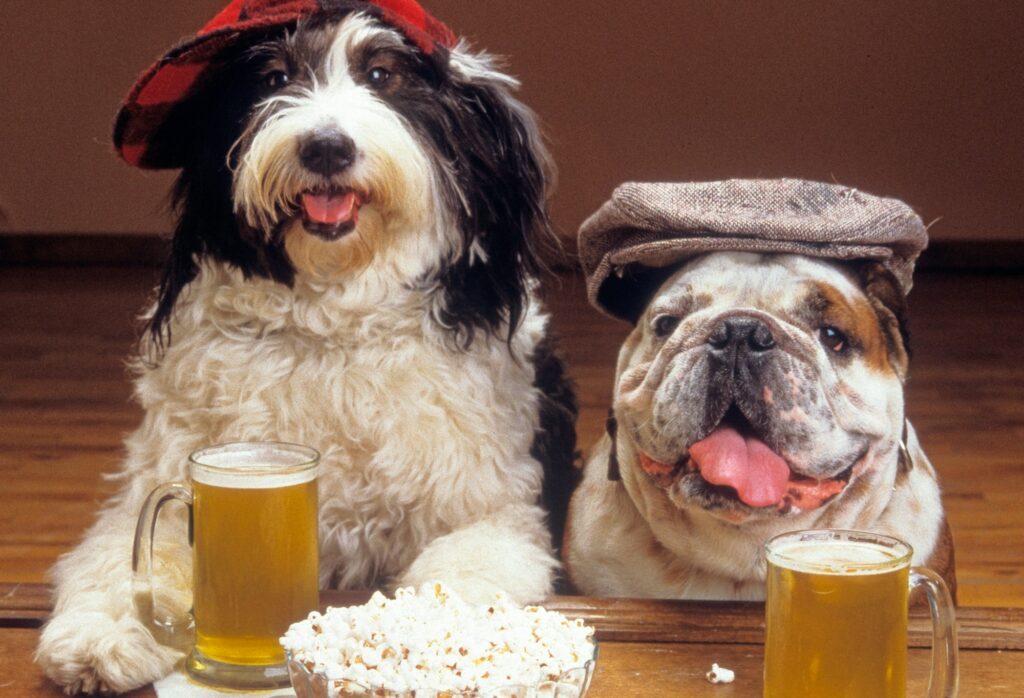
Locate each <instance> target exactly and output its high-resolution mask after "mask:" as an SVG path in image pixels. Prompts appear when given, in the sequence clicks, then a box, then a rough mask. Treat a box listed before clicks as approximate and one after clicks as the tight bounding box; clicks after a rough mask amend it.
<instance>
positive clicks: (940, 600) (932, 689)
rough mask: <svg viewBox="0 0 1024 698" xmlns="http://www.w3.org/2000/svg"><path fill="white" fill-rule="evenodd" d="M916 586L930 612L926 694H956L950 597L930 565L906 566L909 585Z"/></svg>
mask: <svg viewBox="0 0 1024 698" xmlns="http://www.w3.org/2000/svg"><path fill="white" fill-rule="evenodd" d="M917 587H921V588H923V589H924V591H925V594H926V595H927V597H928V609H929V610H930V611H931V615H932V673H931V677H930V678H929V679H928V698H956V695H957V694H958V693H959V691H960V669H959V661H958V657H957V654H958V650H957V642H956V618H955V617H954V614H953V599H952V598H951V597H950V595H949V590H948V589H947V588H946V584H945V582H943V581H942V577H940V576H939V575H937V574H935V573H934V572H932V571H931V570H930V569H927V568H924V567H912V568H911V569H910V589H911V591H913V590H914V589H915V588H917Z"/></svg>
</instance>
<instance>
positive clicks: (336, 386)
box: [36, 14, 575, 693]
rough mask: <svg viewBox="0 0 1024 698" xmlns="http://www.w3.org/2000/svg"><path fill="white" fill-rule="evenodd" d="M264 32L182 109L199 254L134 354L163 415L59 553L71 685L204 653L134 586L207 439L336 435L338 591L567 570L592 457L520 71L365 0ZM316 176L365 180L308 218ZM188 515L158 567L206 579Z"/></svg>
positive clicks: (521, 587)
mask: <svg viewBox="0 0 1024 698" xmlns="http://www.w3.org/2000/svg"><path fill="white" fill-rule="evenodd" d="M265 39H266V40H265V41H264V42H263V43H261V44H260V45H259V46H256V47H252V46H248V47H243V48H241V49H240V50H239V52H238V54H237V55H234V56H231V57H229V58H227V59H225V61H224V65H223V66H222V77H221V78H220V79H219V80H218V79H216V78H215V80H214V82H213V83H211V84H210V85H208V86H207V87H206V89H205V90H201V91H200V92H198V93H197V94H196V95H195V96H194V98H193V99H192V100H191V101H190V102H189V103H188V104H187V105H185V106H183V107H182V108H183V109H184V110H186V111H188V112H189V113H190V115H191V116H192V117H194V118H192V119H191V120H189V121H188V123H189V124H190V125H189V129H190V130H191V131H194V132H189V133H182V134H181V138H182V146H181V147H182V148H183V149H185V150H186V159H187V161H188V162H187V164H186V166H185V167H184V169H183V172H182V175H181V178H180V179H179V183H178V188H177V192H176V200H177V209H178V227H177V230H176V234H175V240H174V251H173V255H172V258H171V262H170V264H169V266H168V268H167V271H166V273H165V277H164V281H163V283H162V285H161V288H160V290H159V293H158V299H157V301H156V303H155V304H154V305H153V307H152V308H151V309H150V311H149V314H148V320H149V323H150V330H151V332H150V333H149V334H147V336H146V337H144V338H143V342H142V351H141V353H140V358H139V359H138V360H137V361H136V362H135V369H136V372H137V378H136V382H135V396H136V398H137V400H138V401H139V403H140V404H141V405H142V407H143V408H144V409H145V417H144V419H143V421H142V424H141V425H140V426H139V428H138V429H136V430H135V432H134V433H132V434H131V435H130V436H129V437H128V439H127V442H126V449H127V453H126V456H125V459H124V462H123V464H122V466H121V471H120V473H119V475H118V476H117V477H118V478H119V479H120V481H121V482H122V487H121V490H120V492H119V494H117V495H116V496H115V497H114V498H113V499H111V500H110V501H109V502H107V503H106V504H105V506H104V507H103V509H102V511H101V513H100V515H99V518H98V520H97V522H96V523H95V525H94V526H93V527H92V528H91V529H90V530H89V531H88V532H87V533H86V535H85V538H84V540H83V541H82V543H81V544H80V545H79V546H78V547H77V548H76V549H75V550H74V551H72V552H70V553H69V554H67V555H65V556H63V557H62V558H61V559H60V560H59V562H58V563H57V565H56V566H55V568H54V569H53V581H54V584H55V599H54V602H55V609H54V614H53V617H52V618H51V619H50V620H49V622H48V623H47V624H46V626H45V627H44V629H43V631H42V636H41V640H40V643H39V647H38V651H37V654H36V659H37V661H38V663H39V664H40V665H41V666H42V668H43V669H44V671H45V673H46V675H47V676H49V677H50V678H51V679H52V680H54V681H55V682H57V683H58V684H59V685H60V686H62V687H63V688H64V689H65V690H66V691H67V692H69V693H71V692H77V691H85V692H92V691H115V692H121V691H126V690H130V689H132V688H135V687H137V686H140V685H143V684H145V683H147V682H150V681H153V680H154V679H157V678H159V677H161V676H163V675H165V674H166V673H168V672H169V671H170V670H171V668H172V667H173V666H174V664H175V662H176V661H177V660H178V659H179V658H180V657H181V655H180V654H179V653H178V652H177V651H176V650H174V649H171V648H168V647H165V646H163V645H161V644H159V643H158V642H157V641H156V640H155V639H154V638H153V636H152V635H151V634H150V632H149V631H148V630H147V628H146V627H145V626H144V625H143V624H142V622H141V621H140V620H139V617H138V616H137V614H136V610H135V608H134V607H133V602H132V598H131V597H132V595H131V569H130V558H131V550H132V536H133V532H134V529H135V523H136V517H137V516H138V514H139V511H140V508H141V506H142V503H143V500H144V498H145V497H146V495H147V493H148V492H150V491H151V490H152V489H153V488H154V487H155V486H156V485H158V484H160V483H164V482H169V481H181V480H184V479H185V478H186V465H187V462H188V455H189V453H191V452H192V451H194V450H196V449H197V448H200V447H203V446H206V445H209V444H215V443H224V442H233V441H243V440H281V441H290V442H297V443H302V444H307V445H310V446H313V447H315V448H317V449H318V450H319V451H320V453H321V454H322V459H321V468H320V472H321V480H320V545H321V550H320V568H321V585H322V586H323V587H336V588H345V587H349V588H352V587H368V586H383V587H395V586H398V585H415V584H419V583H422V582H425V581H428V580H435V579H437V580H442V581H444V582H445V583H446V584H448V585H450V586H451V587H452V588H454V589H455V590H456V591H457V592H459V593H460V594H462V595H463V596H464V597H466V598H467V599H469V600H474V601H480V600H485V599H488V598H490V597H492V595H493V594H494V593H495V592H496V591H499V590H501V591H504V592H507V593H508V594H509V595H510V596H511V597H512V599H514V600H515V601H517V602H526V601H531V600H538V599H541V598H543V597H544V596H545V595H546V594H548V593H549V592H550V591H551V589H552V585H553V580H554V578H555V574H556V570H557V567H558V563H557V560H556V558H555V556H554V555H553V546H552V543H551V533H550V532H549V530H548V528H547V526H546V512H545V510H544V506H542V504H547V505H548V506H549V507H551V508H552V509H553V510H556V511H557V508H558V504H557V499H558V493H557V492H555V489H557V486H558V483H559V478H566V477H568V475H567V473H569V471H570V470H571V460H572V458H573V452H574V437H573V434H574V431H573V422H574V417H575V400H574V398H573V395H572V391H571V389H570V387H569V385H568V383H567V381H566V379H565V377H564V374H563V372H562V367H561V363H560V361H559V360H558V359H557V358H556V357H555V356H554V355H553V353H552V351H551V342H550V337H549V332H548V317H547V315H546V313H545V312H544V310H543V309H542V307H541V304H540V303H539V301H538V299H537V295H536V291H537V282H536V272H537V270H538V268H539V266H540V265H539V263H538V256H537V255H538V250H539V249H540V248H541V247H542V246H543V244H544V243H545V242H546V241H547V238H548V237H550V234H551V233H550V228H549V226H548V221H547V214H546V203H545V197H546V195H547V182H548V175H549V168H548V161H547V155H546V152H545V150H544V148H543V146H542V145H541V142H540V138H539V136H538V133H537V128H536V125H535V122H534V119H533V116H532V115H531V113H530V112H529V111H528V110H527V109H526V108H525V107H524V106H522V105H521V104H520V103H518V102H517V101H516V100H515V99H513V98H512V97H511V96H510V90H511V89H512V88H514V87H515V86H516V83H515V81H514V80H513V79H511V78H509V77H508V76H506V75H504V74H502V73H501V72H499V71H498V70H497V69H496V68H495V67H494V64H493V61H492V60H491V59H490V58H489V57H488V56H486V55H484V54H477V53H473V52H471V51H469V49H468V48H467V47H466V46H465V45H464V44H460V45H459V46H458V47H456V48H455V49H454V50H453V51H452V52H451V54H450V55H449V56H446V60H445V61H444V62H443V63H440V64H439V63H438V61H437V59H436V57H429V58H428V57H425V56H423V55H422V54H420V53H419V52H418V51H417V50H416V49H415V48H414V47H412V46H411V45H409V44H408V43H407V42H405V41H404V40H403V38H402V37H401V35H399V34H398V33H397V32H396V31H394V30H393V29H391V28H389V27H388V26H386V25H384V24H382V23H380V22H379V21H377V20H376V19H374V18H373V17H370V16H368V15H365V14H349V15H346V16H343V17H337V18H333V19H331V20H328V21H323V20H318V21H309V22H302V23H300V24H299V26H298V27H297V28H296V29H294V30H293V31H290V32H288V33H287V34H285V35H283V36H272V37H265ZM309 192H313V194H316V193H321V194H324V195H325V196H337V197H342V196H348V195H349V193H351V192H354V193H355V197H356V198H355V207H356V208H357V209H358V210H356V211H355V214H356V215H345V216H341V217H339V220H338V222H337V225H333V224H324V223H323V222H322V221H320V222H317V221H315V220H310V212H309V210H303V206H304V203H303V196H304V195H305V194H306V193H309ZM325 192H326V193H325ZM349 201H351V199H350V200H349ZM320 213H321V216H320V217H321V218H322V217H323V216H322V213H323V212H322V211H321V212H320ZM314 217H315V216H314ZM545 471H547V472H548V473H550V474H551V477H549V478H547V480H545ZM542 483H543V484H542ZM542 488H544V489H543V499H544V501H543V502H542ZM566 492H567V491H566ZM566 496H567V495H566ZM562 508H563V513H564V502H563V505H562ZM170 509H173V507H172V508H170ZM164 518H173V521H163V520H162V521H161V523H160V527H159V528H160V529H162V530H163V531H164V533H165V537H166V539H167V540H171V541H173V540H177V541H181V545H180V546H177V548H176V547H175V546H174V545H173V544H170V543H167V544H166V545H165V546H164V555H163V557H162V561H161V563H160V564H162V565H163V566H164V568H165V570H164V576H165V577H169V578H177V579H178V584H179V585H181V586H183V587H185V586H187V585H188V581H187V580H188V579H189V578H190V571H189V565H190V559H189V557H188V555H187V548H185V550H186V553H185V554H184V555H182V554H181V553H182V546H184V545H187V544H186V543H185V539H186V535H185V530H184V528H185V519H184V516H183V513H182V512H180V511H179V512H178V515H177V517H176V518H174V517H168V516H166V515H165V517H162V519H164ZM166 568H170V571H168V570H167V569H166ZM186 607H187V606H186Z"/></svg>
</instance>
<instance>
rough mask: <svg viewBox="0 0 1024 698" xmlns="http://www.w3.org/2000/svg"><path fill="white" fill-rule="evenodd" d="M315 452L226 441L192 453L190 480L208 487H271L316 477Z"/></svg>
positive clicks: (283, 485)
mask: <svg viewBox="0 0 1024 698" xmlns="http://www.w3.org/2000/svg"><path fill="white" fill-rule="evenodd" d="M317 459H318V455H317V454H316V452H315V451H313V450H312V449H307V448H303V447H300V446H291V445H289V444H273V443H269V444H229V445H226V446H215V447H213V448H208V449H204V450H202V451H198V452H197V453H195V454H193V456H192V459H191V460H192V468H191V473H192V480H193V481H195V482H201V483H203V484H205V485H210V486H212V487H231V488H233V489H247V490H248V489H271V488H275V487H288V486H290V485H301V484H302V483H305V482H309V481H310V480H312V479H314V478H315V477H316V471H317V466H316V461H317Z"/></svg>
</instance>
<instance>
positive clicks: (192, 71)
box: [114, 0, 456, 169]
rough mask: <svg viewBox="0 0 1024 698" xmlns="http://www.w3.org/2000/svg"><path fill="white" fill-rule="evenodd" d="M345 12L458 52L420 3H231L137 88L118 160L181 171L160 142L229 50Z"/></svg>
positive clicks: (118, 132) (120, 130) (123, 120)
mask: <svg viewBox="0 0 1024 698" xmlns="http://www.w3.org/2000/svg"><path fill="white" fill-rule="evenodd" d="M344 10H349V11H351V10H365V11H368V12H370V13H371V14H373V15H375V16H377V17H380V18H381V19H382V20H383V21H385V22H387V23H388V24H390V25H391V26H393V27H394V28H395V29H397V30H398V31H400V32H401V33H402V34H403V35H404V36H405V38H406V39H408V40H409V41H410V42H411V43H412V44H414V45H415V46H416V47H418V48H419V49H420V50H421V51H423V52H424V53H425V54H427V55H432V54H434V53H435V52H436V51H438V50H442V51H447V50H450V49H451V48H452V47H454V46H455V42H456V37H455V34H453V33H452V31H451V30H450V29H449V28H448V27H447V26H445V25H444V24H443V23H442V22H440V21H438V20H436V19H434V18H433V17H432V16H430V15H429V14H428V13H427V11H426V10H424V9H423V7H422V6H420V4H419V3H418V2H416V0H231V2H230V3H229V4H228V6H227V7H225V8H224V9H223V10H221V11H220V12H218V13H217V15H216V16H215V17H214V18H213V19H211V20H210V21H209V22H208V23H207V24H206V26H204V27H203V28H202V29H200V30H199V32H198V33H197V34H196V35H195V36H191V37H188V38H186V39H183V40H182V41H181V42H179V43H178V45H177V46H175V47H174V48H172V49H171V50H170V51H168V52H167V53H166V54H164V56H163V57H162V58H160V59H159V60H158V61H157V62H156V63H154V64H153V65H151V66H150V67H149V68H148V69H147V70H146V72H144V73H143V74H142V76H141V77H140V78H139V79H138V80H137V81H136V82H135V85H134V86H133V87H132V89H131V92H129V93H128V97H127V98H126V99H125V101H124V102H123V103H122V104H121V109H120V111H118V113H117V118H116V120H115V123H114V148H115V149H116V150H117V153H118V155H120V156H121V158H122V159H123V160H124V161H125V162H127V163H128V164H129V165H134V166H136V167H143V168H146V169H173V168H176V167H181V162H180V161H179V159H178V152H179V150H178V149H177V148H174V147H167V146H166V145H159V147H158V144H156V143H154V141H155V140H156V138H157V134H158V131H159V130H160V129H161V127H162V126H163V125H164V123H165V122H166V120H167V119H168V117H169V115H170V112H171V110H172V109H173V108H174V107H175V106H176V105H178V104H179V103H180V102H181V101H183V100H184V99H185V98H186V97H187V96H188V94H189V93H190V92H191V91H192V89H193V87H194V86H195V85H196V83H197V82H198V81H199V79H200V76H201V75H202V74H203V72H204V71H205V70H206V69H207V68H208V67H209V66H210V64H211V63H212V62H213V61H214V60H215V59H216V58H217V57H218V56H219V55H220V53H221V52H222V51H223V50H224V49H226V48H228V47H229V46H231V45H233V44H234V43H235V42H236V41H237V40H238V39H239V38H240V37H242V36H244V35H246V34H248V33H250V32H259V31H267V30H271V29H274V28H277V27H284V26H288V25H291V24H294V23H295V22H296V21H298V20H299V19H301V18H303V17H311V16H315V15H318V14H332V13H337V12H341V11H344Z"/></svg>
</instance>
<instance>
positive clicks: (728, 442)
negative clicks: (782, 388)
mask: <svg viewBox="0 0 1024 698" xmlns="http://www.w3.org/2000/svg"><path fill="white" fill-rule="evenodd" d="M690 458H691V459H692V460H693V463H694V464H695V465H696V466H697V469H698V470H700V474H701V477H703V478H704V479H705V480H707V481H708V482H710V483H711V484H713V485H724V486H726V487H732V488H733V489H734V490H736V493H737V494H738V495H739V498H740V500H742V501H743V502H744V503H745V504H747V505H749V506H752V507H766V506H769V505H771V504H777V503H779V502H780V501H782V498H783V496H785V494H786V488H787V483H788V482H789V466H788V465H786V461H784V460H783V459H782V458H780V457H779V456H778V454H776V453H775V452H774V451H772V450H771V449H770V448H768V445H767V444H765V443H764V442H763V441H761V440H760V439H755V438H753V437H750V436H743V435H741V434H740V433H739V432H738V431H736V430H735V429H733V428H732V427H725V426H720V427H718V428H717V429H715V430H714V431H713V432H711V434H710V435H708V436H707V437H706V438H704V439H702V440H701V441H698V442H697V443H695V444H693V445H692V446H690Z"/></svg>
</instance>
